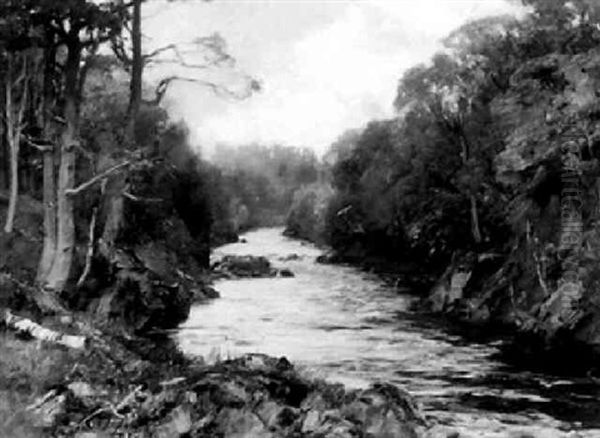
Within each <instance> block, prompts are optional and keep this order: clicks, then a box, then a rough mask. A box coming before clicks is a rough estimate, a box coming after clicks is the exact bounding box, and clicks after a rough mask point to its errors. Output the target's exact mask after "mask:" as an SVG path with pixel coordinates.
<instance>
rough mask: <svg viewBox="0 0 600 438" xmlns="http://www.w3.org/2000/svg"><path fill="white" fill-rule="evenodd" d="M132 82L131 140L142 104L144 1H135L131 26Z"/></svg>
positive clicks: (130, 91)
mask: <svg viewBox="0 0 600 438" xmlns="http://www.w3.org/2000/svg"><path fill="white" fill-rule="evenodd" d="M131 48H132V55H131V80H130V82H129V93H130V94H129V106H128V108H127V118H128V129H129V135H130V138H131V139H133V138H134V136H135V119H136V117H137V115H138V112H139V109H140V104H141V102H142V75H143V70H144V58H143V55H142V0H134V1H133V16H132V24H131Z"/></svg>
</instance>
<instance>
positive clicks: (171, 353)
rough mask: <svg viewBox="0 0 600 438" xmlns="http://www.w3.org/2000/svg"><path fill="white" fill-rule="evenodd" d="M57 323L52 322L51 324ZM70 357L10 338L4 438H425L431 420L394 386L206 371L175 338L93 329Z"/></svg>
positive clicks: (215, 368) (256, 364)
mask: <svg viewBox="0 0 600 438" xmlns="http://www.w3.org/2000/svg"><path fill="white" fill-rule="evenodd" d="M47 323H48V321H47ZM74 327H78V329H77V330H76V331H77V332H78V333H80V334H81V333H85V334H86V343H85V348H83V349H69V348H65V347H61V346H58V345H57V344H53V343H51V342H48V343H39V342H35V341H29V340H24V339H21V338H18V337H15V335H13V334H12V333H11V332H4V331H2V333H0V352H1V354H0V363H1V365H2V366H1V367H0V376H1V377H2V378H1V379H0V382H2V383H1V388H0V394H1V395H2V397H0V399H1V400H2V404H1V405H0V436H6V437H8V436H10V437H11V438H20V437H37V436H40V437H42V436H44V437H46V436H75V437H79V438H84V437H85V438H92V437H94V438H102V437H112V436H132V437H161V438H171V437H182V436H189V437H216V436H222V437H227V438H242V437H273V438H275V437H292V436H297V437H317V436H318V437H321V436H327V437H356V436H358V437H362V436H369V437H381V438H383V437H392V436H393V437H418V436H422V435H423V432H424V430H425V421H424V420H423V418H422V417H421V414H420V412H419V410H418V408H417V407H416V405H415V403H414V401H413V400H412V398H411V397H410V396H409V395H408V394H407V393H405V392H404V391H402V390H400V389H397V388H396V387H394V386H392V385H385V384H378V385H372V386H371V387H370V388H368V389H365V390H362V391H357V390H356V391H348V390H345V389H344V387H343V386H341V385H332V384H328V383H325V382H324V381H320V380H314V379H313V380H310V379H308V378H306V377H303V376H302V375H301V374H300V373H298V372H297V371H296V370H295V369H294V367H293V365H292V364H291V363H290V362H288V361H287V359H285V358H283V357H281V358H279V359H276V358H272V357H268V356H265V355H261V354H251V355H245V356H242V357H239V358H237V359H234V360H226V361H221V362H217V363H216V364H212V365H208V364H205V363H204V362H203V361H202V360H201V359H199V358H197V359H195V360H193V359H188V358H186V357H184V356H182V355H181V354H180V353H179V352H178V351H177V349H176V348H175V346H174V345H173V344H172V343H170V342H169V340H168V339H162V340H161V341H160V342H159V343H157V342H156V339H154V340H150V339H148V338H140V337H135V338H134V337H127V338H123V337H117V336H110V335H109V334H107V333H106V332H100V331H98V330H96V329H94V328H93V327H92V326H90V325H88V324H87V323H86V322H85V321H84V320H82V319H77V320H74V319H73V320H71V321H70V323H69V324H60V323H59V322H58V321H55V324H54V329H56V330H63V331H67V330H69V329H70V332H71V333H72V332H73V331H74V330H75V329H74Z"/></svg>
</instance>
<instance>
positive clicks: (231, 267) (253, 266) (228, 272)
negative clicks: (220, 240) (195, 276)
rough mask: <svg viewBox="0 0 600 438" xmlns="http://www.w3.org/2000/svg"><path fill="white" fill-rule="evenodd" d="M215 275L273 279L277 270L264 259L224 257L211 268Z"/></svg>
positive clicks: (249, 256)
mask: <svg viewBox="0 0 600 438" xmlns="http://www.w3.org/2000/svg"><path fill="white" fill-rule="evenodd" d="M212 270H213V272H214V273H215V274H217V275H220V276H225V277H238V278H244V277H255V278H261V277H274V276H275V275H277V270H276V269H274V268H273V267H272V266H271V263H270V262H269V260H268V259H267V258H266V257H262V256H252V255H242V256H238V255H226V256H224V257H223V258H222V259H221V260H220V261H218V262H217V263H215V264H214V265H213V267H212Z"/></svg>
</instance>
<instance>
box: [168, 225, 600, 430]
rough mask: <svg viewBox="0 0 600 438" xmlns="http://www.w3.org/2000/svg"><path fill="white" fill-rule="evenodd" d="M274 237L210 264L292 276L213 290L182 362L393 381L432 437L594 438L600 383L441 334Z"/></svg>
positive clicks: (380, 286) (182, 334)
mask: <svg viewBox="0 0 600 438" xmlns="http://www.w3.org/2000/svg"><path fill="white" fill-rule="evenodd" d="M281 231H282V230H281V229H277V228H270V229H261V230H257V231H253V232H250V233H247V234H246V235H245V236H243V237H244V238H245V239H246V240H247V243H236V244H230V245H225V246H223V247H221V248H219V249H217V250H216V251H215V253H214V257H216V258H219V257H221V256H222V255H225V254H238V255H242V254H252V255H263V256H266V257H267V258H269V260H270V261H271V262H272V263H273V264H274V266H275V267H285V268H289V269H290V270H292V271H293V272H294V273H295V277H293V278H279V277H278V278H267V279H242V280H223V281H219V282H217V283H216V284H215V287H216V289H217V290H218V291H219V292H220V293H221V298H220V299H217V300H214V301H211V302H209V303H207V304H200V305H197V306H194V307H193V308H192V310H191V313H190V317H189V319H188V320H187V321H186V322H185V323H184V324H182V325H181V327H180V328H179V330H178V331H177V333H176V335H175V336H176V339H177V341H178V343H179V344H180V346H181V348H182V350H183V351H184V352H186V353H187V354H190V355H202V356H204V357H205V358H211V359H212V360H215V359H219V358H220V359H224V358H227V357H234V356H236V355H239V354H242V353H246V352H261V353H266V354H269V355H273V356H286V357H287V358H288V359H290V360H291V361H292V362H294V363H295V364H296V365H297V367H299V368H301V369H302V371H303V372H306V373H308V374H310V375H312V376H316V377H322V378H325V379H327V380H329V381H334V382H341V383H344V384H345V385H347V386H349V387H363V386H367V385H369V384H370V383H371V382H375V381H381V380H385V381H389V382H392V383H394V384H397V385H398V386H400V387H402V388H404V389H406V390H407V391H409V392H410V393H411V394H412V395H414V396H415V397H416V399H417V400H418V402H419V404H420V405H421V407H422V408H423V411H424V413H425V415H426V417H427V418H428V419H429V420H430V421H431V423H432V424H434V425H436V426H435V427H436V429H439V430H442V429H443V430H456V431H458V432H460V436H461V437H473V438H475V437H477V438H479V437H485V438H488V437H489V438H494V437H514V438H517V437H519V438H524V437H535V438H537V437H543V438H545V437H586V438H588V437H590V438H591V437H595V438H597V437H600V385H597V384H596V385H594V384H592V383H591V382H589V381H588V380H587V379H577V378H565V377H564V376H553V375H548V374H543V373H539V372H534V371H532V370H527V369H523V368H517V367H515V366H513V365H511V364H509V363H505V362H503V361H502V360H501V359H499V357H501V356H500V354H499V352H500V347H501V346H502V343H503V342H506V341H504V340H502V339H487V340H485V341H474V340H473V339H472V337H465V336H463V335H462V334H461V333H460V332H457V331H456V330H449V329H448V326H447V324H444V323H443V322H441V321H439V319H437V318H436V319H434V318H432V317H430V316H427V315H423V314H421V313H419V312H418V311H415V310H411V309H412V308H413V307H414V306H412V304H413V303H414V300H415V299H416V298H415V297H414V296H412V295H408V294H399V293H398V292H397V291H396V289H394V288H392V287H390V286H388V285H386V284H385V282H384V281H382V279H380V278H378V277H377V276H376V275H373V274H369V273H365V272H362V271H361V270H359V269H357V268H353V267H348V266H339V265H322V264H318V263H316V262H315V258H316V257H317V256H318V255H319V254H321V253H322V251H321V250H320V249H318V248H317V247H315V246H313V245H310V244H307V243H304V242H300V241H297V240H293V239H288V238H286V237H283V236H282V235H281ZM292 254H295V255H297V257H293V258H294V259H290V257H288V256H290V255H292Z"/></svg>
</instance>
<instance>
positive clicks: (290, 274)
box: [279, 268, 295, 277]
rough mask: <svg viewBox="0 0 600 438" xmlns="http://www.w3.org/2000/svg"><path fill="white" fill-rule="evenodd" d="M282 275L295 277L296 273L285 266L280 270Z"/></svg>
mask: <svg viewBox="0 0 600 438" xmlns="http://www.w3.org/2000/svg"><path fill="white" fill-rule="evenodd" d="M279 276H280V277H295V275H294V273H293V272H292V271H290V270H289V269H287V268H283V269H280V270H279Z"/></svg>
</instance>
